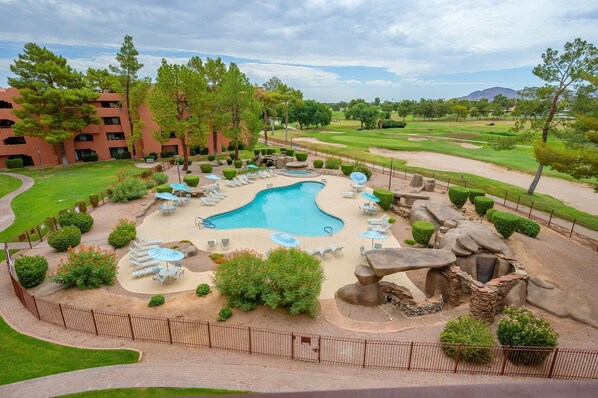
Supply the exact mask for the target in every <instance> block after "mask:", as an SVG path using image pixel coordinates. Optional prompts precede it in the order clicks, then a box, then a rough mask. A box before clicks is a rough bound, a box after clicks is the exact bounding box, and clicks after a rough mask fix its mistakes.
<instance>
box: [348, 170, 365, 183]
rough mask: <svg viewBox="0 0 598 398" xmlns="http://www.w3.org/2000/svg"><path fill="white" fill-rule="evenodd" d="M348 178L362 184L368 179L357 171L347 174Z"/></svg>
mask: <svg viewBox="0 0 598 398" xmlns="http://www.w3.org/2000/svg"><path fill="white" fill-rule="evenodd" d="M349 178H350V179H351V181H355V182H356V183H358V184H363V183H364V182H366V181H367V180H368V177H367V176H366V175H365V174H363V173H360V172H359V171H355V172H353V173H351V175H349Z"/></svg>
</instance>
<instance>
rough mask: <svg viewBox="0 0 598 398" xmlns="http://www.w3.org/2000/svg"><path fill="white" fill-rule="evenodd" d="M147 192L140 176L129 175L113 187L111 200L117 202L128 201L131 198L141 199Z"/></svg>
mask: <svg viewBox="0 0 598 398" xmlns="http://www.w3.org/2000/svg"><path fill="white" fill-rule="evenodd" d="M146 194H147V188H146V187H145V184H144V182H143V181H141V180H140V179H138V178H133V177H127V178H125V179H124V180H122V181H121V182H119V183H117V184H116V185H115V186H114V188H112V196H111V197H110V200H111V201H112V202H116V203H127V202H128V201H129V200H133V199H139V198H141V197H142V196H144V195H146Z"/></svg>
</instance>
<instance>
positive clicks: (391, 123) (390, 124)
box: [380, 119, 407, 129]
mask: <svg viewBox="0 0 598 398" xmlns="http://www.w3.org/2000/svg"><path fill="white" fill-rule="evenodd" d="M405 126H407V123H405V122H402V121H399V120H392V119H384V120H383V121H382V123H380V128H381V129H392V128H399V129H402V128H404V127H405Z"/></svg>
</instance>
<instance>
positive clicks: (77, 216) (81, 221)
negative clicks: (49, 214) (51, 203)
mask: <svg viewBox="0 0 598 398" xmlns="http://www.w3.org/2000/svg"><path fill="white" fill-rule="evenodd" d="M58 224H60V226H61V227H63V228H64V227H68V226H69V225H74V226H75V227H77V228H78V229H79V231H81V233H82V234H84V233H85V232H88V231H89V230H90V229H91V227H92V226H93V218H92V217H91V216H90V215H89V214H87V213H74V212H69V211H65V212H63V213H61V214H60V215H59V216H58Z"/></svg>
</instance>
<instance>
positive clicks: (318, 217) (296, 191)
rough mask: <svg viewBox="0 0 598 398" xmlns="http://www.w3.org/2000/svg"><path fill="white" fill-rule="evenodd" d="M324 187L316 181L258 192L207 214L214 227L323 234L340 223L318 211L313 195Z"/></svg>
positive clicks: (312, 234) (340, 222) (297, 233)
mask: <svg viewBox="0 0 598 398" xmlns="http://www.w3.org/2000/svg"><path fill="white" fill-rule="evenodd" d="M322 188H324V184H322V183H320V182H315V181H314V182H312V181H304V182H299V183H297V184H293V185H289V186H286V187H280V188H270V189H266V190H264V191H260V192H258V194H257V195H256V196H255V198H254V199H253V201H251V203H248V204H246V205H245V206H243V207H240V208H238V209H236V210H233V211H229V212H228V213H223V214H218V215H216V216H213V217H209V218H208V219H207V220H206V221H210V222H212V223H213V224H214V225H215V229H234V228H268V229H273V230H276V231H282V232H287V233H289V234H293V235H299V236H324V235H327V234H328V233H327V232H326V231H324V228H325V227H330V228H331V229H332V232H333V233H334V232H337V231H339V230H341V229H342V228H343V226H344V223H343V221H342V220H340V219H339V218H336V217H333V216H331V215H330V214H328V213H325V212H323V211H322V210H320V208H319V207H318V205H317V204H316V201H315V198H316V195H317V193H318V192H320V191H321V190H322Z"/></svg>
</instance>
